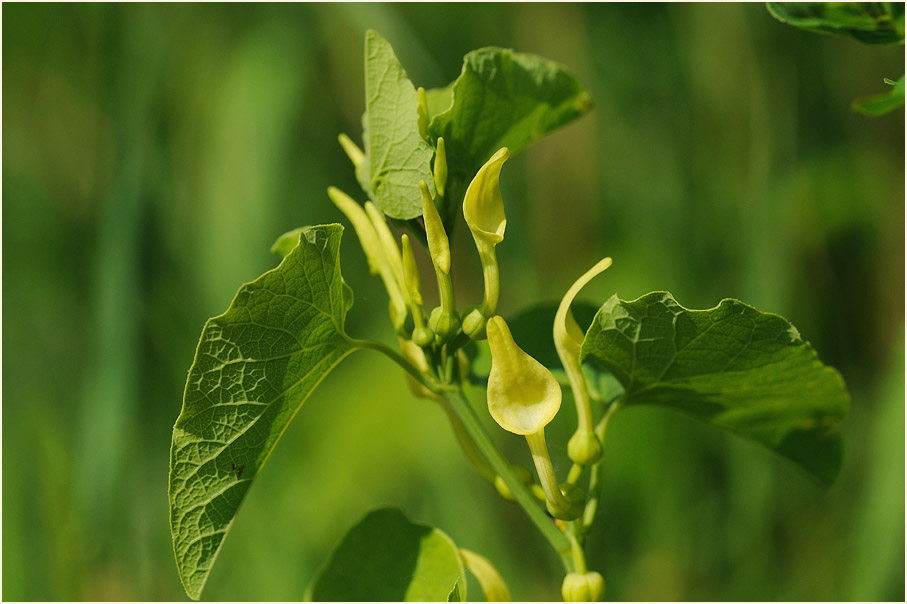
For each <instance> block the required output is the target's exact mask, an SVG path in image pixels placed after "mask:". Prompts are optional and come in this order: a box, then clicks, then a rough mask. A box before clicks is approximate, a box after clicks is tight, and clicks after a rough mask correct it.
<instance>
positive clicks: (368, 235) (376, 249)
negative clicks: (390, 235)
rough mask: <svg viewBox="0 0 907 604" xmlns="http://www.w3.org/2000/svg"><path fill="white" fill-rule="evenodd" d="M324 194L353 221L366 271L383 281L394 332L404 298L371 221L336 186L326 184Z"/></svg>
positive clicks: (401, 320)
mask: <svg viewBox="0 0 907 604" xmlns="http://www.w3.org/2000/svg"><path fill="white" fill-rule="evenodd" d="M328 197H330V198H331V201H332V202H334V205H335V206H337V209H339V210H340V211H341V212H343V213H344V215H346V217H347V218H348V219H349V221H350V222H351V223H352V224H353V229H354V230H355V231H356V236H357V237H359V244H360V245H361V246H362V251H363V252H365V257H366V259H367V260H368V266H369V270H370V271H371V273H372V274H375V273H378V275H379V276H380V277H381V280H382V281H383V282H384V288H385V289H386V290H387V295H388V297H390V314H391V320H392V321H393V322H394V327H396V329H397V330H398V331H400V330H402V329H403V325H404V323H405V321H406V317H407V309H406V298H405V297H404V295H403V291H402V289H401V286H400V283H399V282H398V281H397V278H396V276H395V274H394V270H393V269H392V268H391V264H390V262H389V261H388V258H387V255H386V253H385V250H384V247H383V246H382V244H381V240H380V238H379V235H378V232H377V231H376V230H375V226H374V224H373V223H372V221H371V220H370V219H369V216H368V214H366V212H365V210H363V209H362V206H360V205H359V204H358V203H356V202H355V201H354V200H353V198H352V197H350V196H349V195H347V194H346V193H344V192H343V191H341V190H340V189H338V188H336V187H328ZM376 209H377V208H376ZM385 226H386V225H385ZM395 247H396V246H395Z"/></svg>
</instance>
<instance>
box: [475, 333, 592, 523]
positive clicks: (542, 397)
mask: <svg viewBox="0 0 907 604" xmlns="http://www.w3.org/2000/svg"><path fill="white" fill-rule="evenodd" d="M487 332H488V347H489V348H490V350H491V372H490V373H489V374H488V411H489V412H490V413H491V416H492V417H493V418H494V421H496V422H497V423H498V425H499V426H501V427H502V428H504V429H505V430H507V431H508V432H513V433H514V434H521V435H523V436H525V437H526V442H527V443H528V444H529V450H530V451H531V453H532V461H533V463H534V464H535V468H536V471H537V472H538V475H539V481H540V482H541V485H542V489H543V490H544V491H545V498H546V500H547V506H548V511H549V512H551V514H552V515H553V516H554V517H555V518H560V519H562V520H573V519H575V518H578V517H579V515H580V514H582V510H583V505H582V500H581V499H582V498H581V497H580V498H579V499H580V500H579V501H577V499H578V498H577V497H576V493H575V491H577V490H579V489H577V488H575V487H573V485H570V487H569V488H570V490H571V493H570V495H571V497H570V501H568V500H567V499H566V498H565V497H564V493H562V492H561V487H560V486H559V485H558V482H557V475H556V474H555V473H554V466H553V465H552V464H551V457H550V456H549V454H548V445H547V444H546V442H545V426H546V425H548V423H549V422H550V421H551V420H552V419H554V416H555V415H556V414H557V412H558V410H559V409H560V407H561V388H560V385H559V384H558V383H557V379H555V377H554V376H553V375H552V374H551V372H550V371H548V369H546V368H545V366H544V365H542V364H541V363H539V362H538V361H536V360H535V359H534V358H532V357H531V356H529V355H528V354H526V353H525V352H524V351H523V350H522V349H521V348H520V347H519V346H517V345H516V342H514V341H513V336H512V335H511V333H510V328H509V327H507V323H506V322H505V321H504V319H502V318H501V317H499V316H494V317H492V318H490V319H489V320H488V326H487Z"/></svg>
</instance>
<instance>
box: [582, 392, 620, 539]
mask: <svg viewBox="0 0 907 604" xmlns="http://www.w3.org/2000/svg"><path fill="white" fill-rule="evenodd" d="M621 401H622V399H618V400H616V401H614V402H613V403H611V405H610V406H609V407H608V410H607V411H606V412H605V415H604V416H603V417H602V418H601V419H600V420H599V422H598V424H597V425H596V426H595V436H597V437H598V440H599V442H600V443H602V446H604V444H605V430H606V429H607V428H608V422H609V421H611V417H613V416H614V414H615V413H616V412H617V410H618V409H619V408H620V406H621ZM601 465H602V464H601V461H599V462H598V463H597V464H595V465H594V466H592V471H591V473H590V476H589V499H588V501H587V502H586V509H585V510H583V528H584V529H585V530H589V528H590V527H591V526H592V523H593V522H594V521H595V513H596V512H597V511H598V501H599V499H600V498H601Z"/></svg>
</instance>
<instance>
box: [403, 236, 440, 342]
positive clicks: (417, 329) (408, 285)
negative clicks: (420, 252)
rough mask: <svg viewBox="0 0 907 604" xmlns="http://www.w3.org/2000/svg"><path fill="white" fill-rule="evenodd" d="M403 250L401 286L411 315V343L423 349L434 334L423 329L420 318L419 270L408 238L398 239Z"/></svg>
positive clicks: (432, 338) (423, 324)
mask: <svg viewBox="0 0 907 604" xmlns="http://www.w3.org/2000/svg"><path fill="white" fill-rule="evenodd" d="M400 243H401V245H402V249H403V284H404V288H405V291H406V292H407V294H408V295H409V299H408V301H409V310H410V312H411V313H412V315H413V342H415V343H416V344H418V345H419V346H422V347H423V348H424V347H426V346H428V345H430V344H431V343H432V341H433V340H434V334H433V333H431V331H430V330H429V329H428V328H426V327H425V321H424V318H423V317H422V291H421V288H420V284H419V268H418V267H417V266H416V257H415V256H414V255H413V246H412V244H411V243H410V242H409V237H408V236H407V235H403V236H402V237H401V238H400Z"/></svg>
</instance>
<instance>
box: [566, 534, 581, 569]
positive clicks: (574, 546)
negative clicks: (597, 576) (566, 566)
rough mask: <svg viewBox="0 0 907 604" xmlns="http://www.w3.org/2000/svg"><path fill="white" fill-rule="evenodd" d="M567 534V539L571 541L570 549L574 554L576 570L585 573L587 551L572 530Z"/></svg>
mask: <svg viewBox="0 0 907 604" xmlns="http://www.w3.org/2000/svg"><path fill="white" fill-rule="evenodd" d="M566 535H567V540H568V541H570V551H571V553H572V554H573V566H574V572H577V573H580V574H585V573H586V553H585V552H584V551H583V548H582V546H581V545H580V544H579V541H577V539H576V535H574V534H573V533H572V532H567V533H566Z"/></svg>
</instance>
